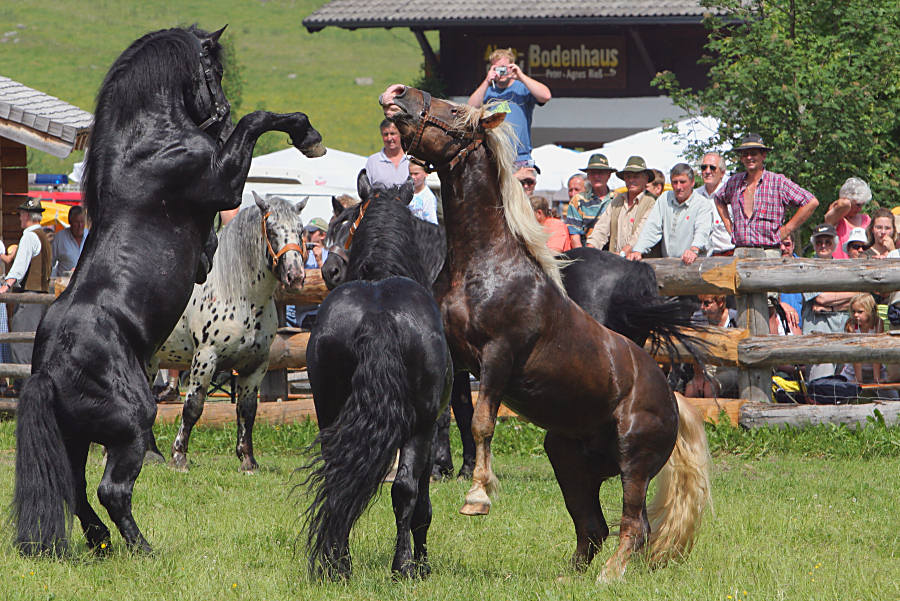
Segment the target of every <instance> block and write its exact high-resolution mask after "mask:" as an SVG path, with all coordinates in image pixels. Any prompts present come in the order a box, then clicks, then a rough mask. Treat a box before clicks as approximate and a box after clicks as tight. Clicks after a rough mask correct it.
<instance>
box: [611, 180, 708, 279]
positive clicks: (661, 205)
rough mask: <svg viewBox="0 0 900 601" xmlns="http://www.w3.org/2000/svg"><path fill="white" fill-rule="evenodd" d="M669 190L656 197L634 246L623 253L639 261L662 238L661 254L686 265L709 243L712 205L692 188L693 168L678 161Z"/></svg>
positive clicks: (702, 251)
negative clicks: (676, 258)
mask: <svg viewBox="0 0 900 601" xmlns="http://www.w3.org/2000/svg"><path fill="white" fill-rule="evenodd" d="M669 181H670V182H671V184H672V190H670V191H669V192H666V193H664V194H663V195H662V196H660V197H659V198H657V199H656V204H655V205H653V208H652V209H651V210H650V214H649V215H648V216H647V221H645V222H644V227H643V228H641V233H640V235H638V239H637V242H635V244H634V248H633V249H632V250H631V252H629V253H628V254H627V255H626V258H627V259H629V260H630V261H640V260H641V259H642V258H643V255H644V253H647V252H649V251H650V249H651V248H653V247H654V246H655V245H656V243H657V242H659V241H660V239H662V253H663V256H664V257H680V258H681V262H682V263H684V264H685V265H690V264H691V263H693V262H694V261H696V260H697V257H698V256H700V255H701V254H703V253H704V251H705V250H706V247H707V245H708V244H709V232H710V228H711V227H712V212H713V207H712V204H711V203H710V202H708V201H707V200H706V199H705V198H703V197H701V196H699V195H698V194H696V193H695V192H694V189H693V188H694V170H693V169H692V168H691V166H690V165H688V164H687V163H678V164H677V165H675V166H674V167H672V170H671V171H670V172H669Z"/></svg>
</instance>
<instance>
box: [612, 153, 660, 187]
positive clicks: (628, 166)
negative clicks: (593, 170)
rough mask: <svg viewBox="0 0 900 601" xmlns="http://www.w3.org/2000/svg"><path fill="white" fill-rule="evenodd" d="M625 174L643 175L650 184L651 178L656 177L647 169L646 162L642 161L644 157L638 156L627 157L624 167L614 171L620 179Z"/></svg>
mask: <svg viewBox="0 0 900 601" xmlns="http://www.w3.org/2000/svg"><path fill="white" fill-rule="evenodd" d="M626 173H644V174H646V175H647V181H648V182H652V181H653V178H654V177H656V174H655V173H653V170H652V169H647V162H646V161H645V160H644V157H639V156H632V157H628V161H627V162H626V163H625V166H624V167H623V168H622V169H621V170H620V171H616V175H618V176H619V177H620V178H621V177H622V176H623V175H625V174H626Z"/></svg>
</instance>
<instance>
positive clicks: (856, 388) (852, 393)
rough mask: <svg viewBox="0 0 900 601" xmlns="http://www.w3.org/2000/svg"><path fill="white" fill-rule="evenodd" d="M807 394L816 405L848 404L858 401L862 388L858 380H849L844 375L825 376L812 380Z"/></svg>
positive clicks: (808, 385) (807, 385)
mask: <svg viewBox="0 0 900 601" xmlns="http://www.w3.org/2000/svg"><path fill="white" fill-rule="evenodd" d="M806 394H807V396H808V397H809V398H810V400H812V402H813V403H815V404H816V405H846V404H847V403H849V402H853V401H856V399H858V398H859V395H860V394H862V388H861V387H860V385H859V384H857V383H856V382H848V381H847V378H845V377H844V376H840V375H837V376H825V377H823V378H816V379H815V380H810V381H809V382H808V383H807V384H806Z"/></svg>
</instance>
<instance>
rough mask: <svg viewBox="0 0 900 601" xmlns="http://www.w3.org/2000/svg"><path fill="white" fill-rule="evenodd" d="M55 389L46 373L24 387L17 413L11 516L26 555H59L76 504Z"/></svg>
mask: <svg viewBox="0 0 900 601" xmlns="http://www.w3.org/2000/svg"><path fill="white" fill-rule="evenodd" d="M55 397H56V389H55V387H54V385H53V382H52V381H51V380H50V378H49V377H47V376H46V375H44V374H41V373H38V374H35V375H33V376H31V377H30V378H29V379H28V381H27V382H25V385H24V386H23V387H22V393H21V395H19V403H18V409H17V411H16V486H15V492H14V493H13V504H12V520H13V522H14V523H15V524H16V546H17V547H18V549H19V551H20V552H21V553H23V554H25V555H39V554H41V553H46V552H49V553H56V554H59V553H63V552H65V551H66V549H67V546H68V538H69V527H70V525H71V522H72V511H73V510H74V504H75V486H74V481H73V477H72V469H71V464H70V463H69V456H68V453H67V452H66V447H65V445H64V443H63V437H62V432H61V431H60V429H59V424H58V423H57V421H56V410H55V407H54V405H55V402H54V400H55Z"/></svg>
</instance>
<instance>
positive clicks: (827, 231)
mask: <svg viewBox="0 0 900 601" xmlns="http://www.w3.org/2000/svg"><path fill="white" fill-rule="evenodd" d="M821 236H831V237H832V238H834V245H835V246H837V243H838V235H837V230H835V229H834V226H833V225H831V224H830V223H822V224H820V225H817V226H816V228H815V229H814V230H813V232H812V235H811V236H810V237H809V243H810V244H815V243H816V242H815V240H816V238H819V237H821Z"/></svg>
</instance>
